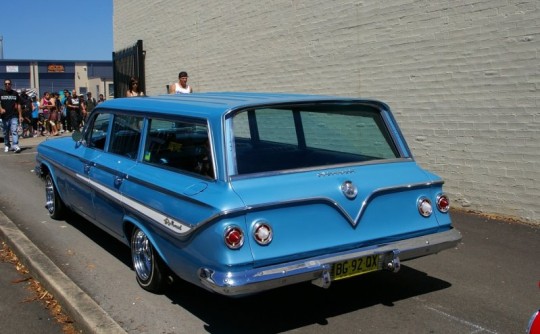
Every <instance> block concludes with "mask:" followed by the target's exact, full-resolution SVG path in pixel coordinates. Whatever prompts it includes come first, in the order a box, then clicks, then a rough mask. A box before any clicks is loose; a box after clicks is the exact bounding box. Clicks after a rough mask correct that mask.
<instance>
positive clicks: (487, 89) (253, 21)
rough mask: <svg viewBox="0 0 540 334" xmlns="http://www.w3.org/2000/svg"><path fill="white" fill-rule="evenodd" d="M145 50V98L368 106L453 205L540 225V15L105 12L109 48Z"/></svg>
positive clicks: (440, 7)
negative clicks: (366, 101) (385, 119)
mask: <svg viewBox="0 0 540 334" xmlns="http://www.w3.org/2000/svg"><path fill="white" fill-rule="evenodd" d="M138 39H142V40H143V43H144V49H145V50H146V83H147V93H148V94H151V95H153V94H161V93H164V92H165V85H167V84H170V83H172V82H175V81H177V76H178V72H179V71H181V70H186V71H188V73H189V75H190V79H189V83H190V84H191V85H192V87H193V88H194V90H195V91H273V92H300V93H317V94H335V95H343V96H361V97H369V98H376V99H380V100H383V101H385V102H387V103H388V104H389V105H390V106H391V108H392V109H393V111H394V113H395V115H396V118H397V119H398V122H399V123H400V125H401V128H402V130H403V132H404V134H405V136H406V138H407V139H408V141H409V145H410V146H411V149H412V151H413V153H414V154H415V157H416V159H417V160H418V162H419V163H420V164H421V165H423V166H424V167H426V168H428V169H430V170H432V171H434V172H436V173H438V174H439V175H441V176H442V177H443V178H444V179H445V180H446V185H445V189H446V191H447V192H448V193H449V194H450V195H451V197H452V198H453V205H455V206H456V205H457V206H463V207H467V208H468V209H473V210H477V211H482V212H485V213H491V214H500V215H505V216H513V217H517V218H519V219H524V220H529V221H531V222H533V223H537V224H540V205H538V202H539V200H540V108H539V107H540V1H539V0H463V1H457V0H456V1H447V0H444V1H443V0H422V1H412V0H393V1H376V0H365V1H360V0H358V1H342V0H339V1H328V0H311V1H307V0H306V1H299V0H267V1H239V0H230V1H226V2H225V1H220V2H217V1H182V0H154V1H146V0H129V1H128V0H114V48H115V50H120V49H123V48H125V47H127V46H130V45H132V44H134V43H135V42H136V41H137V40H138Z"/></svg>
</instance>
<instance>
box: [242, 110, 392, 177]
mask: <svg viewBox="0 0 540 334" xmlns="http://www.w3.org/2000/svg"><path fill="white" fill-rule="evenodd" d="M232 127H233V133H234V135H233V137H234V139H233V140H234V146H235V152H234V153H235V156H236V174H238V175H241V174H249V173H263V172H272V171H279V170H285V169H297V168H315V167H320V166H328V165H337V164H351V163H362V162H366V161H371V160H381V159H395V158H398V157H400V154H399V151H398V150H397V148H396V145H395V143H394V141H393V139H392V137H391V135H390V132H389V131H388V129H387V126H386V124H385V122H384V120H383V117H382V114H381V112H380V110H379V109H377V108H375V107H372V106H369V105H362V104H352V105H342V104H316V105H313V104H310V105H294V106H279V107H267V108H254V109H247V110H242V111H240V112H238V113H236V114H235V115H234V117H233V120H232Z"/></svg>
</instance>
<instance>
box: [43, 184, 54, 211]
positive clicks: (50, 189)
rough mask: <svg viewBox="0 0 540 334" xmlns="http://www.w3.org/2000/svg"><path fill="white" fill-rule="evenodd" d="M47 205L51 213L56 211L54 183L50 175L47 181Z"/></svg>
mask: <svg viewBox="0 0 540 334" xmlns="http://www.w3.org/2000/svg"><path fill="white" fill-rule="evenodd" d="M45 207H46V208H47V211H49V213H50V214H52V213H53V212H54V184H53V182H52V179H51V177H50V176H47V179H46V181H45Z"/></svg>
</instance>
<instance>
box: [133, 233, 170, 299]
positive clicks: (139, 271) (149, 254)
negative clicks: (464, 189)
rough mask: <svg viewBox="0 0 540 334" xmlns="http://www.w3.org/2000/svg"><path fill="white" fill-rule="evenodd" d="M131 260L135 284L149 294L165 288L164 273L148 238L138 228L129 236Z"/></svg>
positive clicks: (163, 268)
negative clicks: (135, 279) (135, 278)
mask: <svg viewBox="0 0 540 334" xmlns="http://www.w3.org/2000/svg"><path fill="white" fill-rule="evenodd" d="M131 259H132V261H133V269H135V274H136V277H137V283H139V285H140V286H141V287H142V288H143V289H145V290H147V291H150V292H153V293H159V292H162V291H163V289H164V288H165V280H166V271H165V265H164V264H163V263H162V261H161V259H160V257H159V255H158V254H157V253H156V251H155V249H154V247H153V246H152V243H151V242H150V240H149V239H148V236H147V235H146V234H145V233H144V232H143V231H141V230H140V229H139V228H137V227H136V228H134V229H133V233H132V235H131Z"/></svg>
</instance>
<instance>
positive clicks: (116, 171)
mask: <svg viewBox="0 0 540 334" xmlns="http://www.w3.org/2000/svg"><path fill="white" fill-rule="evenodd" d="M143 120H144V119H143V118H142V117H140V116H132V115H123V114H115V115H114V116H113V117H112V120H111V122H112V124H111V127H110V135H109V140H108V142H107V148H106V152H105V153H104V154H103V155H101V156H99V158H97V159H95V160H94V161H93V164H92V168H91V170H90V173H89V176H90V178H91V180H92V182H93V184H94V189H95V192H94V197H93V203H94V215H95V217H94V218H95V221H96V222H97V223H98V224H100V225H102V226H103V227H104V228H106V229H108V230H109V231H110V232H112V233H114V234H116V235H117V236H122V235H123V230H122V225H123V216H124V209H123V196H122V188H123V183H124V182H125V179H126V177H127V175H128V172H129V170H130V169H131V168H133V167H134V166H135V165H137V156H138V154H139V146H140V139H141V127H142V124H143Z"/></svg>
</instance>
